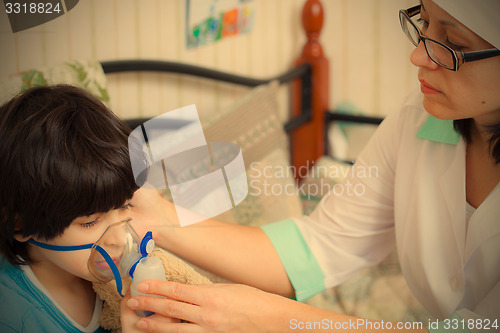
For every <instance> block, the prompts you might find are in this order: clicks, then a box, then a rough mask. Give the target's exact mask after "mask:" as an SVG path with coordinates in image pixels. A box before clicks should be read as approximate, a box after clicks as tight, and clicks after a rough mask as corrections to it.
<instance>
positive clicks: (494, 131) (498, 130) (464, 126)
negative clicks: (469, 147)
mask: <svg viewBox="0 0 500 333" xmlns="http://www.w3.org/2000/svg"><path fill="white" fill-rule="evenodd" d="M473 126H474V121H473V120H472V118H467V119H459V120H454V121H453V127H454V128H455V130H456V131H457V132H459V133H460V134H461V135H462V136H463V137H464V139H465V141H466V142H468V143H470V142H471V141H472V136H471V131H472V129H473ZM488 130H489V133H490V134H491V137H490V152H491V156H492V157H493V159H494V160H495V162H496V164H500V124H495V125H490V126H488Z"/></svg>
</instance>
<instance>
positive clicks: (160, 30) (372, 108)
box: [0, 0, 417, 118]
mask: <svg viewBox="0 0 500 333" xmlns="http://www.w3.org/2000/svg"><path fill="white" fill-rule="evenodd" d="M303 3H304V0H254V5H255V9H256V17H255V22H254V28H253V32H252V33H250V34H248V35H240V36H236V37H231V38H228V39H225V40H221V41H219V42H217V43H215V44H211V45H207V46H202V47H199V48H197V49H187V48H186V46H185V39H184V27H185V17H186V13H185V9H186V8H185V7H186V4H185V1H183V0H80V3H79V4H78V5H77V6H76V7H75V8H74V9H73V10H71V11H70V12H69V13H68V14H66V15H64V16H62V17H60V18H58V19H56V20H53V21H51V22H48V23H46V24H44V25H42V26H39V27H36V28H32V29H30V30H27V31H23V32H19V33H16V34H13V33H12V32H11V30H10V26H9V24H8V20H7V16H6V14H5V12H3V11H2V13H0V45H1V48H2V52H1V55H0V76H3V75H9V74H13V73H17V72H19V71H23V70H27V69H31V68H36V67H40V66H47V65H52V64H57V63H59V62H62V61H65V60H71V59H81V58H92V59H97V60H111V59H125V58H144V59H165V60H171V61H181V62H186V63H191V64H196V65H202V66H208V67H210V68H214V69H219V70H223V71H229V72H233V73H238V74H243V75H252V76H255V77H260V78H267V77H271V76H274V75H277V74H279V73H281V72H283V71H285V70H287V69H289V68H290V66H291V65H292V63H293V61H294V59H295V58H296V57H297V56H298V55H299V53H300V51H301V49H302V45H303V43H304V41H305V36H304V34H303V32H302V29H301V23H300V22H301V9H302V5H303ZM322 3H323V7H324V12H325V24H324V27H323V32H322V35H321V41H322V43H323V46H324V52H325V54H326V55H327V56H328V57H329V59H330V107H335V106H336V105H337V104H338V103H339V102H342V101H350V102H351V103H353V104H355V105H357V106H358V107H359V108H361V109H362V110H364V111H365V112H367V113H371V114H376V115H385V114H388V113H390V112H391V111H392V110H394V109H395V108H397V106H398V104H399V102H400V101H401V99H402V98H403V96H404V95H405V94H406V92H407V91H408V90H410V89H411V88H413V87H416V86H417V79H416V70H415V69H414V68H413V66H411V64H410V63H409V60H408V58H409V54H410V52H411V50H412V48H413V47H412V45H411V44H410V42H409V41H407V40H406V39H405V37H404V35H403V33H402V31H401V29H400V27H399V21H398V9H400V8H407V7H410V5H411V4H413V3H415V1H410V0H322ZM205 82H206V81H205V80H196V79H192V78H180V77H179V76H176V75H161V74H120V75H114V76H113V77H111V78H110V80H109V89H110V93H111V98H112V107H113V109H114V111H115V112H116V113H118V114H119V115H121V116H124V117H128V116H140V115H155V114H159V113H162V112H166V111H168V110H171V109H174V108H177V107H180V106H184V105H188V104H192V103H195V104H196V105H197V107H198V110H199V111H200V112H201V113H202V114H204V113H208V112H211V111H212V110H214V109H218V108H221V107H224V106H226V105H228V104H230V103H231V102H232V101H234V100H236V99H237V98H238V97H239V96H241V95H242V94H244V93H245V91H247V90H246V88H239V87H233V86H227V85H225V84H218V85H217V86H216V87H213V86H212V85H207V84H206V83H205ZM281 99H282V102H283V104H286V101H287V97H286V91H285V89H283V92H282V96H281ZM281 113H282V117H283V118H285V117H286V107H285V106H284V107H283V109H282V110H281Z"/></svg>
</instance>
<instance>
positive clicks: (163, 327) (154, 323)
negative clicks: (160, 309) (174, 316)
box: [138, 317, 204, 333]
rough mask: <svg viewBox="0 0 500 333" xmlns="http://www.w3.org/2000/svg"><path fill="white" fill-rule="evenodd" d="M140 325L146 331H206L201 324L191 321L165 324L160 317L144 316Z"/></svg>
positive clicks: (185, 332)
mask: <svg viewBox="0 0 500 333" xmlns="http://www.w3.org/2000/svg"><path fill="white" fill-rule="evenodd" d="M138 327H140V329H141V330H142V331H144V332H152V333H169V332H175V333H179V332H182V333H200V332H203V331H204V330H203V328H201V327H200V326H198V325H193V324H189V323H177V324H165V323H164V322H163V321H162V320H161V319H159V317H158V318H153V317H147V318H143V319H141V320H140V321H139V323H138Z"/></svg>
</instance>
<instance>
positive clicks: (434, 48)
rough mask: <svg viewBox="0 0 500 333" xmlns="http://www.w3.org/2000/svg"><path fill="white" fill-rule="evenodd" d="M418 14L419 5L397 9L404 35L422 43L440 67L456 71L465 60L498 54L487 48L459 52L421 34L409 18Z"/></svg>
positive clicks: (499, 53) (494, 50)
mask: <svg viewBox="0 0 500 333" xmlns="http://www.w3.org/2000/svg"><path fill="white" fill-rule="evenodd" d="M417 14H420V5H418V6H415V7H411V8H409V9H406V10H400V11H399V21H400V22H401V28H402V29H403V32H404V33H405V35H406V36H407V37H408V39H410V41H411V42H412V43H413V45H415V46H418V44H419V43H420V41H422V42H423V43H424V46H425V50H426V52H427V55H428V56H429V58H431V60H432V61H434V62H435V63H436V64H438V65H439V66H441V67H444V68H446V69H449V70H452V71H457V70H458V68H459V67H460V66H461V65H463V64H464V63H465V62H471V61H476V60H481V59H487V58H491V57H496V56H498V55H500V50H498V49H489V50H481V51H473V52H459V51H456V50H453V49H452V48H451V47H449V46H447V45H445V44H443V43H440V42H438V41H436V40H434V39H430V38H428V37H425V36H423V35H422V31H421V30H420V28H419V27H417V25H416V24H415V22H413V21H412V20H411V19H410V18H411V17H413V16H415V15H417Z"/></svg>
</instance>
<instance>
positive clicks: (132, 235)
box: [29, 219, 155, 294]
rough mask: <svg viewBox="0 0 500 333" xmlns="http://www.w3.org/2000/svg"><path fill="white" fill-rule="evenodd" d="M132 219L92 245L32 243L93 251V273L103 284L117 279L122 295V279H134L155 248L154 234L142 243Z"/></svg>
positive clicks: (110, 229)
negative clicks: (139, 263)
mask: <svg viewBox="0 0 500 333" xmlns="http://www.w3.org/2000/svg"><path fill="white" fill-rule="evenodd" d="M131 220H132V219H128V220H124V221H121V222H117V223H113V224H111V225H110V226H109V227H108V228H106V230H105V231H104V232H103V234H102V235H101V237H99V239H98V240H97V241H96V242H95V243H91V244H83V245H76V246H59V245H52V244H46V243H40V242H38V241H35V240H33V239H30V240H29V242H30V243H31V244H34V245H36V246H39V247H41V248H44V249H48V250H52V251H77V250H85V249H90V250H91V251H90V256H89V260H88V261H87V266H88V269H89V271H90V273H91V274H92V275H93V276H94V277H95V278H96V279H97V280H99V281H102V282H108V281H111V280H113V279H115V280H116V289H117V291H118V293H119V294H122V279H124V278H127V277H128V276H133V274H134V270H135V267H136V265H137V263H138V262H139V260H141V259H142V258H144V257H147V255H148V254H149V253H151V252H152V251H153V249H154V246H155V245H154V241H153V237H152V233H151V232H150V231H148V232H147V233H146V235H145V236H144V238H143V239H142V240H141V239H140V238H139V236H138V235H137V233H136V232H135V230H134V228H132V226H131V225H130V221H131Z"/></svg>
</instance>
